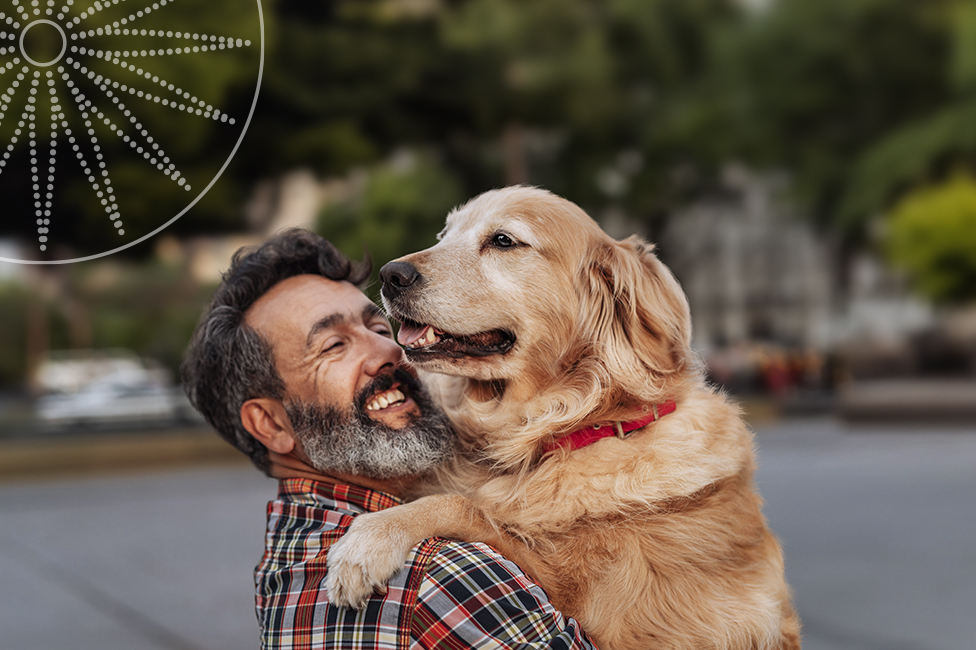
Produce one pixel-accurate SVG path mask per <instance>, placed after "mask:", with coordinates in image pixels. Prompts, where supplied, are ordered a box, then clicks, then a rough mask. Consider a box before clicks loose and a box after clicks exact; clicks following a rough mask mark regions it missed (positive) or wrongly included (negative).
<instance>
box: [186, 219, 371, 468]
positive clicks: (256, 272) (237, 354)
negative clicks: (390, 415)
mask: <svg viewBox="0 0 976 650" xmlns="http://www.w3.org/2000/svg"><path fill="white" fill-rule="evenodd" d="M371 271H372V263H371V262H370V259H369V255H368V254H367V255H366V256H365V257H364V259H363V261H362V262H352V261H351V260H349V258H347V257H346V256H345V255H343V254H342V253H340V252H339V251H338V249H336V247H335V246H333V245H332V244H331V243H329V242H328V241H326V240H324V239H322V238H321V237H319V236H318V235H316V234H314V233H311V232H309V231H307V230H301V229H297V228H295V229H289V230H285V231H282V232H280V233H278V234H276V235H275V236H274V237H272V238H271V239H269V240H268V241H266V242H264V243H263V244H261V245H260V246H258V247H257V248H252V249H247V248H241V249H240V250H238V251H237V252H236V253H234V257H233V259H232V260H231V266H230V269H229V270H228V271H227V272H226V273H224V275H223V278H222V280H221V283H220V286H218V287H217V290H216V291H215V292H214V295H213V297H212V298H211V299H210V305H209V306H208V307H207V310H206V311H205V312H204V313H203V316H202V317H201V318H200V322H199V323H198V324H197V328H196V330H195V331H194V332H193V337H192V339H191V340H190V345H189V347H188V348H187V350H186V355H185V356H184V359H183V366H182V375H183V386H184V389H185V390H186V394H187V397H189V398H190V402H191V403H192V404H193V406H194V407H196V409H197V410H198V411H200V413H202V414H203V416H204V417H205V418H206V419H207V422H209V423H210V424H211V426H213V428H214V429H216V430H217V433H219V434H220V436H221V437H222V438H224V439H225V440H227V441H228V442H229V443H230V444H232V445H234V446H235V447H237V448H238V449H239V450H241V451H242V452H244V454H245V455H247V456H248V457H249V458H250V459H251V462H253V463H254V464H255V465H256V466H257V467H258V469H260V470H261V471H263V472H264V473H267V472H268V449H267V448H266V447H265V446H264V445H263V444H261V443H260V442H258V441H257V440H256V439H255V438H254V436H252V435H251V434H250V433H249V432H248V431H247V429H245V428H244V425H243V424H242V423H241V406H242V405H243V404H244V402H246V401H247V400H249V399H254V398H258V397H270V398H273V399H284V397H285V384H284V381H282V379H281V375H279V374H278V370H277V368H276V367H275V358H274V351H273V350H272V349H271V345H270V344H269V343H268V341H267V340H266V339H265V338H264V337H262V336H261V335H260V334H259V333H258V332H257V331H256V330H254V329H253V328H251V327H249V326H248V325H247V324H246V323H245V322H244V314H245V312H247V310H248V309H249V308H250V307H251V305H253V304H254V303H255V302H256V301H257V300H258V299H259V298H260V297H261V296H263V295H264V294H265V293H267V292H268V290H269V289H271V287H273V286H274V285H276V284H277V283H279V282H281V281H282V280H285V279H287V278H290V277H293V276H296V275H305V274H311V275H320V276H322V277H325V278H328V279H330V280H336V281H345V282H349V283H351V284H354V285H356V286H357V287H359V288H362V287H363V285H364V284H365V282H366V281H367V279H368V278H369V274H370V272H371Z"/></svg>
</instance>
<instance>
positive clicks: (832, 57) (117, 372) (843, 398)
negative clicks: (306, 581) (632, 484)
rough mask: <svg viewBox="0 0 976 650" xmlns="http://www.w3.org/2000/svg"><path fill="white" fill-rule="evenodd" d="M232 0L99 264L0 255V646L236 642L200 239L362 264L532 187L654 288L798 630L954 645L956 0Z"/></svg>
mask: <svg viewBox="0 0 976 650" xmlns="http://www.w3.org/2000/svg"><path fill="white" fill-rule="evenodd" d="M263 7H264V18H265V24H266V39H267V45H268V48H267V53H266V59H265V66H266V67H265V73H264V83H263V86H262V89H261V95H260V99H259V101H258V105H257V110H256V111H255V113H254V117H253V121H252V124H251V126H250V129H249V131H248V134H247V136H246V137H245V139H244V142H243V144H242V146H241V147H240V149H239V150H238V152H237V154H236V156H235V157H234V159H233V162H232V163H231V165H230V166H229V167H228V168H227V170H226V171H225V173H224V175H223V176H222V177H221V180H220V181H219V182H218V183H217V185H215V186H214V188H213V189H212V190H211V192H210V193H209V194H208V195H207V197H206V199H205V200H204V201H201V202H200V203H199V204H198V205H197V206H195V208H194V209H193V210H191V211H190V212H189V213H188V214H186V215H185V216H184V217H183V218H181V219H180V220H178V221H177V222H176V223H175V224H173V225H172V226H170V227H169V228H168V229H167V230H166V231H164V233H162V234H161V235H158V236H156V237H155V238H153V239H151V240H149V241H147V242H145V243H144V244H141V245H139V246H135V247H133V248H130V249H128V250H127V251H124V252H123V253H119V254H115V255H112V256H110V257H108V258H104V259H100V260H97V261H91V262H83V263H76V264H71V265H57V266H44V267H40V266H25V265H16V264H12V263H4V262H0V576H2V579H0V584H4V585H7V586H6V587H2V588H0V589H2V591H0V638H4V639H15V640H19V641H18V643H16V644H15V645H12V646H10V647H17V648H20V647H25V648H26V647H31V648H46V647H62V646H63V645H64V644H65V643H67V641H65V639H72V644H73V647H88V646H87V645H85V644H89V645H90V646H91V647H132V648H136V647H139V648H141V647H147V648H157V647H162V648H214V649H218V648H240V647H256V645H257V641H256V625H255V622H254V619H253V613H252V610H251V609H250V608H251V607H252V600H251V590H252V586H251V582H250V571H251V569H252V568H253V565H254V564H255V563H256V562H257V560H258V559H259V556H260V552H261V543H262V536H261V532H260V531H261V529H262V525H263V524H262V519H263V507H264V506H263V504H264V502H265V501H267V500H268V499H269V498H272V497H273V494H274V485H273V483H272V482H270V481H268V480H266V479H264V478H262V477H261V476H258V475H257V472H256V471H254V470H253V469H251V468H249V467H248V466H246V465H244V464H242V460H241V459H239V458H237V456H235V453H236V452H234V451H233V450H231V449H230V448H229V447H228V446H226V445H225V444H224V443H222V442H221V441H220V440H218V439H217V437H216V436H215V435H214V434H213V433H212V432H209V431H208V430H207V429H206V427H205V426H203V423H202V422H201V421H200V420H199V418H198V417H197V416H196V415H195V413H194V412H193V411H192V409H190V408H189V405H188V404H187V403H186V401H185V398H183V397H182V391H181V390H180V387H179V386H178V384H177V381H176V378H177V376H178V375H177V370H178V366H179V363H180V359H181V355H182V352H183V349H184V347H185V345H186V343H187V341H188V339H189V336H190V333H191V331H192V329H193V326H194V324H195V323H196V320H197V318H198V317H199V315H200V313H201V310H202V309H203V307H204V306H205V304H206V302H207V300H208V298H209V295H210V293H211V292H212V290H213V288H214V287H215V286H216V283H217V282H218V281H219V278H220V273H221V272H222V271H223V270H225V269H226V268H227V266H228V264H229V260H230V256H231V255H232V254H233V252H234V251H235V250H237V249H238V248H239V247H241V246H245V245H253V244H256V243H259V242H261V241H262V240H263V239H264V238H266V237H267V236H268V235H270V234H271V233H273V232H275V231H276V230H278V229H280V228H283V227H287V226H296V225H297V226H304V227H308V228H311V229H313V230H315V231H316V232H319V233H321V234H322V235H324V236H325V237H327V238H329V239H330V240H332V241H333V242H334V243H336V244H337V245H338V246H339V247H340V248H341V249H343V250H344V251H346V252H347V253H348V254H350V255H352V256H354V257H356V258H359V257H361V256H362V255H363V252H364V249H368V251H369V253H370V255H371V256H372V258H373V259H374V261H375V262H376V264H375V266H376V267H377V268H378V267H379V266H380V265H381V264H382V263H384V262H386V261H388V260H390V259H392V258H394V257H397V256H399V255H402V254H404V253H407V252H411V251H414V250H418V249H421V248H425V247H427V246H430V245H432V244H433V243H434V241H435V238H434V236H435V234H436V233H437V232H438V231H439V230H440V228H441V227H442V225H443V220H444V216H445V215H446V213H447V212H448V211H449V210H450V209H451V208H452V207H453V206H455V205H458V204H459V203H461V202H463V201H465V200H466V199H468V198H470V197H472V196H474V195H476V194H478V193H480V192H482V191H484V190H487V189H491V188H493V187H499V186H502V185H506V184H512V183H530V184H534V185H539V186H542V187H545V188H547V189H550V190H552V191H553V192H555V193H557V194H560V195H563V196H565V197H567V198H569V199H571V200H573V201H575V202H577V203H578V204H579V205H581V206H582V207H583V208H584V209H585V210H587V212H588V213H589V214H590V215H591V216H593V217H594V218H595V219H596V220H597V221H599V222H600V224H601V225H602V226H603V227H604V229H605V230H606V231H607V232H608V233H610V234H611V235H613V236H615V237H620V238H622V237H625V236H628V235H630V234H632V233H639V234H641V235H643V236H645V237H647V238H649V239H650V240H652V241H654V242H656V243H657V245H658V249H657V250H658V253H659V255H660V257H661V258H662V259H663V260H664V262H665V263H666V264H668V265H669V266H670V267H671V268H672V269H673V270H674V272H675V274H676V275H677V277H678V279H679V280H680V281H681V283H682V286H683V287H684V289H685V291H686V293H687V294H688V297H689V301H690V303H691V307H692V316H693V322H694V326H695V339H694V345H695V347H696V348H697V349H698V351H699V352H700V353H701V355H702V357H703V359H704V360H705V362H706V364H707V367H708V371H709V375H710V378H711V379H712V381H713V382H715V383H716V384H718V385H721V386H723V387H724V388H725V389H727V390H728V391H729V392H730V393H732V394H733V395H734V396H735V397H736V398H737V399H739V400H740V401H741V402H742V403H743V405H744V407H745V410H746V413H747V416H748V418H749V420H750V422H751V423H752V424H753V426H754V427H755V429H756V432H757V443H758V446H759V450H760V462H761V465H762V468H763V469H762V470H761V473H760V484H761V487H762V489H763V493H764V496H765V497H766V499H767V501H768V503H769V516H770V519H771V523H772V525H773V527H774V529H776V531H777V532H778V533H779V535H780V536H781V538H782V539H783V541H784V544H785V547H786V555H787V570H788V573H789V575H790V579H791V582H792V583H793V585H794V588H795V589H796V598H797V604H798V607H799V609H800V614H801V617H802V618H804V619H805V621H806V623H807V627H806V629H807V643H806V647H808V648H813V649H814V650H824V649H829V648H872V649H873V648H877V649H881V648H885V649H894V650H908V649H916V648H917V649H929V648H933V649H935V648H939V649H941V648H945V649H947V650H948V649H949V648H961V647H969V646H971V644H972V639H973V638H976V623H974V622H973V621H972V620H971V619H972V617H971V608H972V606H973V604H976V550H974V549H976V546H974V545H972V543H971V541H972V539H973V538H974V537H973V535H974V534H976V524H974V523H972V522H974V521H976V517H974V516H973V514H974V513H973V510H972V508H973V506H972V503H974V502H976V501H974V497H976V436H973V435H972V434H973V433H976V1H974V0H924V1H923V0H269V1H268V2H265V3H263ZM221 92H224V93H225V95H226V96H225V98H224V101H223V103H222V104H221V105H227V106H229V107H231V108H228V110H229V111H232V110H233V107H234V106H236V105H240V107H244V106H246V105H247V103H248V101H249V100H248V98H247V96H246V94H244V93H241V92H240V91H239V89H238V90H235V86H234V85H233V84H230V85H227V86H226V88H225V89H224V90H222V91H221ZM243 110H245V111H246V108H245V109H243ZM198 135H199V137H198V138H195V139H194V142H197V143H199V144H198V146H199V147H204V148H205V146H206V144H205V143H207V142H209V141H210V140H208V136H207V135H206V134H198ZM215 137H216V136H215ZM188 146H189V145H188ZM204 154H205V151H204ZM201 155H203V154H201ZM204 157H205V156H204ZM147 196H148V195H147ZM154 201H155V199H152V198H151V197H149V198H148V199H147V200H146V202H145V203H146V205H145V209H146V210H147V211H149V210H150V209H151V207H152V206H153V204H154ZM147 214H148V212H147ZM137 217H138V215H136V217H134V218H137ZM79 223H84V221H83V220H79ZM27 234H29V233H25V236H26V235H27ZM88 237H89V239H91V238H96V239H97V235H96V234H94V233H91V234H90V235H89V236H88ZM86 241H87V242H88V245H91V246H92V247H100V246H101V245H102V244H101V243H99V242H97V241H93V240H92V241H89V240H86ZM28 243H29V240H27V239H25V240H20V239H18V238H17V236H11V237H8V238H6V239H3V240H0V257H11V258H20V257H21V253H22V251H23V250H24V247H25V246H27V245H28ZM106 249H107V247H105V248H99V250H106ZM376 289H377V287H376V285H375V283H374V285H373V287H372V289H371V292H372V295H373V296H374V297H375V296H376ZM123 531H125V532H124V534H123ZM201 539H209V540H210V542H209V543H202V542H201ZM174 565H177V566H180V567H181V570H178V571H177V570H173V567H174ZM910 567H911V570H909V568H910ZM15 587H16V588H15ZM25 594H26V595H25ZM17 603H19V604H18V605H17V606H15V604H17ZM52 610H54V611H57V612H60V613H61V616H60V618H59V620H63V621H65V623H64V624H63V625H60V626H59V625H53V626H52V625H34V624H33V623H32V622H30V621H31V620H32V619H30V616H31V612H34V613H35V614H36V613H37V612H41V611H46V612H50V611H52ZM967 612H969V613H967ZM113 635H114V636H113ZM4 643H6V642H4Z"/></svg>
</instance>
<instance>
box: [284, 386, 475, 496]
mask: <svg viewBox="0 0 976 650" xmlns="http://www.w3.org/2000/svg"><path fill="white" fill-rule="evenodd" d="M411 379H412V378H411ZM381 390H382V389H381ZM375 393H376V389H375V388H374V387H373V385H372V384H371V385H370V386H369V387H367V389H366V390H364V391H363V392H362V393H361V394H360V396H359V397H358V398H357V399H356V403H354V404H353V405H352V407H351V408H350V409H349V410H347V411H345V412H342V411H340V410H339V409H336V408H334V407H332V406H331V405H328V404H316V403H308V402H302V401H300V400H295V399H292V400H288V401H286V402H285V411H286V412H287V414H288V418H289V419H290V420H291V424H292V428H293V429H294V431H295V435H296V437H297V439H298V442H299V443H300V444H301V446H302V449H303V450H304V451H305V455H306V456H308V459H309V462H310V463H311V464H312V466H313V467H315V468H316V469H317V470H319V471H320V472H341V473H343V474H351V475H354V476H363V477H366V478H372V479H391V478H399V477H405V476H416V475H422V474H426V473H428V472H430V471H431V470H433V469H435V468H436V467H438V466H440V465H442V464H443V463H444V462H445V461H446V460H447V459H448V458H450V457H451V456H452V455H453V453H454V450H455V444H456V436H455V434H454V430H453V429H452V428H451V425H450V423H449V422H448V420H447V416H445V415H444V414H443V412H441V411H440V410H439V409H438V408H437V407H436V406H434V404H433V402H432V401H431V400H430V399H429V398H428V397H427V395H426V393H423V392H422V389H421V388H420V387H419V385H414V386H411V394H412V396H413V398H414V401H415V402H416V403H417V405H418V406H419V407H420V412H421V415H419V416H417V418H416V419H414V420H413V421H412V422H410V423H409V424H407V425H406V426H404V427H403V428H400V429H396V428H393V427H389V426H387V425H385V424H383V423H381V422H376V421H374V420H372V419H370V418H369V417H368V416H367V415H366V413H365V411H364V410H363V408H362V406H361V403H364V402H365V400H366V399H367V398H368V397H370V396H371V395H373V394H375Z"/></svg>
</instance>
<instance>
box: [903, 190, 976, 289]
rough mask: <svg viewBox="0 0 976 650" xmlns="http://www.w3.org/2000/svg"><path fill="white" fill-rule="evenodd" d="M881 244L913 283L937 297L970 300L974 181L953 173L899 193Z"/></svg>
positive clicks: (974, 263) (974, 272) (975, 281)
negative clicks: (943, 179)
mask: <svg viewBox="0 0 976 650" xmlns="http://www.w3.org/2000/svg"><path fill="white" fill-rule="evenodd" d="M887 229H888V235H887V241H886V247H887V251H888V254H889V257H890V259H891V261H892V262H893V263H894V264H895V265H897V266H899V267H902V268H904V269H905V270H906V271H908V273H909V274H910V275H911V277H912V278H913V280H914V281H915V284H916V286H917V287H918V288H919V289H920V290H921V291H922V292H923V293H925V294H926V295H928V296H929V297H930V298H932V299H934V300H936V301H938V302H965V301H973V300H976V181H974V180H973V178H972V176H969V175H964V174H959V175H956V176H955V177H953V178H952V179H950V180H949V181H948V182H945V183H943V184H940V185H936V186H933V187H928V188H924V189H919V190H916V191H914V192H912V193H911V194H909V195H907V196H906V197H904V198H903V199H902V200H901V201H900V202H899V203H898V205H897V206H896V207H895V209H894V210H893V212H892V213H891V215H890V218H889V221H888V228H887Z"/></svg>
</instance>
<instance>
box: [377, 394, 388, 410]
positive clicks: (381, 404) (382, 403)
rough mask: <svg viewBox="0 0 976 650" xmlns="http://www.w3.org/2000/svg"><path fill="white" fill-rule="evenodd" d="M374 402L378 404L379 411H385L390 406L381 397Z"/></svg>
mask: <svg viewBox="0 0 976 650" xmlns="http://www.w3.org/2000/svg"><path fill="white" fill-rule="evenodd" d="M376 401H377V402H379V405H380V408H381V409H385V408H386V407H387V406H389V405H390V403H389V402H388V401H387V400H386V398H385V397H382V396H380V397H378V398H376Z"/></svg>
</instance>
